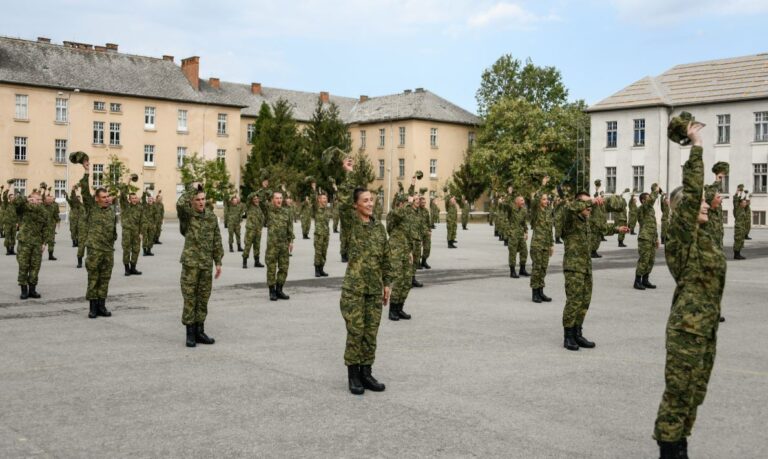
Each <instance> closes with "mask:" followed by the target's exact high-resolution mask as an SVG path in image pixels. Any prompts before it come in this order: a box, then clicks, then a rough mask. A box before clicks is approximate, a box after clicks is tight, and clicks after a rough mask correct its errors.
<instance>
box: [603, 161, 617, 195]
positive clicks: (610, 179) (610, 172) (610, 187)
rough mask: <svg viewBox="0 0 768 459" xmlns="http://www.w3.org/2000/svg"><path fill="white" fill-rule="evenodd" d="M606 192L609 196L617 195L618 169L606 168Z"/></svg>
mask: <svg viewBox="0 0 768 459" xmlns="http://www.w3.org/2000/svg"><path fill="white" fill-rule="evenodd" d="M605 192H606V193H609V194H614V193H616V168H615V167H606V168H605Z"/></svg>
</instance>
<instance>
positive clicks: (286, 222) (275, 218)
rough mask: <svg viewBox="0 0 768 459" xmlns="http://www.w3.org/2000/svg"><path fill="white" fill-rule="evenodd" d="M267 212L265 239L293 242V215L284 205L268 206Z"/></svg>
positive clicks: (274, 241) (275, 241)
mask: <svg viewBox="0 0 768 459" xmlns="http://www.w3.org/2000/svg"><path fill="white" fill-rule="evenodd" d="M269 207H270V209H269V213H268V214H267V241H268V242H273V243H284V244H290V243H291V242H293V239H294V235H293V215H292V212H291V210H290V209H286V208H285V207H274V206H269Z"/></svg>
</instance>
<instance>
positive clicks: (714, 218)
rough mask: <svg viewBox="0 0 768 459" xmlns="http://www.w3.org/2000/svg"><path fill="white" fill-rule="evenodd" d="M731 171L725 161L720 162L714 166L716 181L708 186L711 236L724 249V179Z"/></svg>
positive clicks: (708, 223)
mask: <svg viewBox="0 0 768 459" xmlns="http://www.w3.org/2000/svg"><path fill="white" fill-rule="evenodd" d="M729 171H730V165H729V164H728V163H726V162H724V161H719V162H717V163H715V165H714V166H712V172H713V173H714V174H715V181H714V182H712V184H711V185H709V186H707V189H706V193H707V196H706V199H707V202H708V203H709V213H708V215H709V221H708V222H707V225H708V226H709V227H710V230H709V232H710V234H712V235H713V237H714V238H715V240H716V241H717V245H718V247H720V249H721V250H722V249H723V239H724V228H723V206H722V201H723V197H722V192H723V178H725V176H726V175H728V172H729Z"/></svg>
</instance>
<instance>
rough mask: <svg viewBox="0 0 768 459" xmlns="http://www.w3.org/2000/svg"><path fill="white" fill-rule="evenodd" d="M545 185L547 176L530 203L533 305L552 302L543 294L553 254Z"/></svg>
mask: <svg viewBox="0 0 768 459" xmlns="http://www.w3.org/2000/svg"><path fill="white" fill-rule="evenodd" d="M547 183H549V176H546V175H545V176H544V177H543V178H542V180H541V187H540V188H539V190H538V191H537V192H536V194H535V195H534V196H533V202H532V203H531V207H532V208H531V228H532V229H533V237H531V260H532V261H533V269H532V270H531V291H532V294H531V297H532V300H533V302H534V303H541V302H542V301H546V302H549V301H552V298H550V297H548V296H547V295H545V294H544V286H545V283H544V277H546V275H547V267H548V266H549V259H550V257H552V255H553V254H554V247H553V240H552V212H551V211H550V208H549V196H548V195H547V193H546V192H545V187H546V186H547Z"/></svg>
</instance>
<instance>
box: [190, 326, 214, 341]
mask: <svg viewBox="0 0 768 459" xmlns="http://www.w3.org/2000/svg"><path fill="white" fill-rule="evenodd" d="M195 342H196V343H200V344H213V343H215V342H216V340H215V339H213V338H211V337H210V336H208V335H206V334H205V322H200V323H199V324H197V325H196V326H195Z"/></svg>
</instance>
